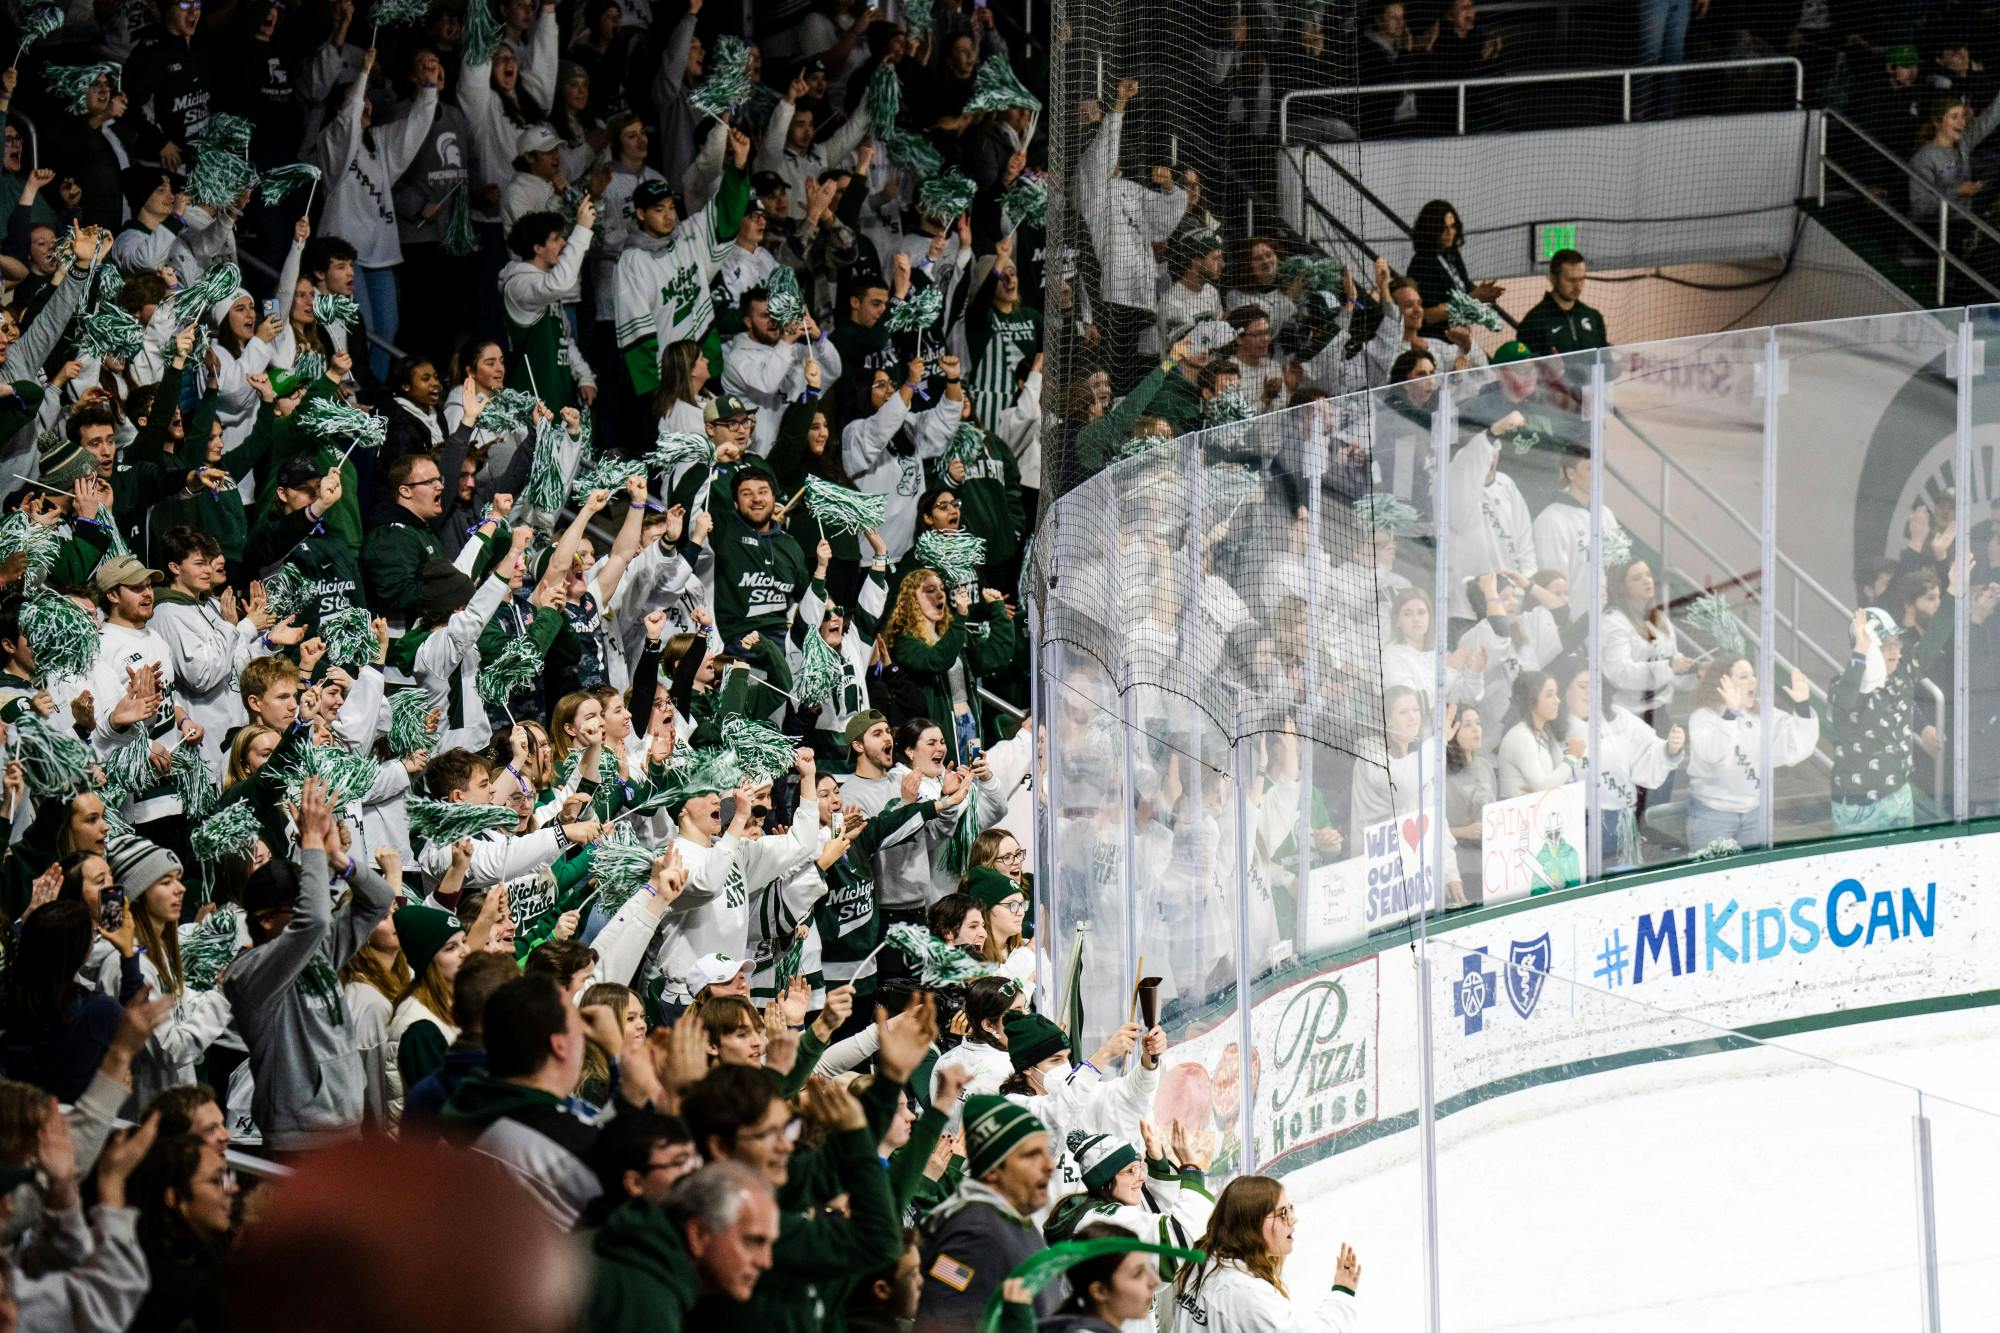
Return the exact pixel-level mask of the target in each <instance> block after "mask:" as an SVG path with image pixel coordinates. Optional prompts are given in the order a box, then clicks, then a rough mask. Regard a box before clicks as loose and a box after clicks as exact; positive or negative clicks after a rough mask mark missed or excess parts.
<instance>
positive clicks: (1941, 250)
mask: <svg viewBox="0 0 2000 1333" xmlns="http://www.w3.org/2000/svg"><path fill="white" fill-rule="evenodd" d="M1835 121H1837V122H1839V124H1840V125H1841V127H1842V128H1843V129H1845V130H1846V131H1847V132H1848V133H1849V134H1852V135H1853V136H1854V137H1855V138H1857V139H1859V140H1860V141H1861V142H1862V143H1864V144H1866V145H1867V146H1868V147H1869V148H1871V149H1873V150H1874V151H1875V153H1876V154H1877V155H1879V156H1881V157H1885V158H1887V159H1888V160H1889V161H1890V162H1892V163H1894V164H1895V167H1896V170H1898V171H1900V172H1902V173H1903V175H1904V176H1905V177H1907V178H1908V179H1910V180H1912V181H1915V182H1916V183H1917V184H1919V185H1922V184H1924V181H1923V179H1922V178H1921V177H1919V176H1918V175H1917V173H1916V172H1914V171H1912V170H1910V164H1909V163H1907V162H1905V161H1904V160H1903V159H1902V158H1900V157H1897V156H1896V154H1895V153H1893V152H1891V151H1890V150H1889V149H1888V148H1886V147H1884V146H1883V145H1882V144H1881V143H1880V142H1878V141H1877V140H1876V139H1875V138H1874V137H1873V136H1872V135H1870V134H1869V133H1868V132H1867V131H1866V130H1864V129H1862V128H1861V127H1860V126H1859V125H1856V124H1855V123H1854V122H1853V121H1851V120H1849V119H1848V118H1847V117H1846V116H1843V115H1841V114H1840V113H1839V112H1838V111H1822V112H1820V122H1819V154H1818V156H1819V206H1820V207H1821V208H1825V207H1826V173H1827V172H1828V170H1831V171H1832V172H1833V173H1834V174H1835V175H1837V176H1839V177H1840V178H1841V179H1842V180H1844V181H1846V182H1847V183H1848V184H1849V185H1852V186H1853V187H1854V188H1855V189H1856V190H1857V191H1859V192H1860V194H1861V197H1862V198H1863V199H1866V200H1867V201H1868V202H1869V203H1871V204H1873V205H1874V206H1875V207H1876V209H1878V210H1879V211H1881V212H1883V213H1887V214H1888V215H1889V216H1890V218H1892V219H1893V220H1894V221H1895V223H1896V225H1897V226H1899V227H1901V228H1902V229H1903V230H1904V231H1907V232H1909V233H1910V234H1911V235H1912V236H1914V237H1916V238H1917V239H1918V240H1920V241H1922V242H1923V243H1924V244H1925V245H1927V246H1929V247H1930V248H1931V249H1932V251H1933V252H1935V253H1936V255H1937V258H1938V268H1937V303H1938V304H1939V305H1944V304H1946V299H1945V297H1946V293H1945V281H1946V265H1950V266H1951V267H1952V268H1956V269H1957V270H1958V271H1959V272H1961V273H1963V274H1964V275H1965V276H1966V277H1968V278H1970V279H1972V281H1973V282H1974V283H1976V284H1977V285H1978V286H1979V287H1981V288H1983V289H1984V290H1985V292H1986V294H1987V295H1989V296H1991V297H1993V298H1995V299H1996V300H2000V287H1995V286H1994V285H1993V284H1992V283H1990V282H1988V281H1987V280H1986V279H1985V278H1984V277H1982V276H1981V275H1980V274H1979V272H1978V271H1977V270H1975V269H1973V268H1972V267H1970V266H1969V265H1967V264H1966V262H1965V261H1964V260H1962V259H1960V258H1959V257H1958V256H1957V255H1955V254H1953V253H1952V252H1951V245H1950V236H1949V234H1948V231H1947V225H1948V222H1949V220H1950V219H1951V218H1952V217H1954V216H1956V217H1957V218H1958V219H1959V221H1961V222H1969V223H1971V224H1972V226H1973V227H1974V229H1976V230H1978V231H1982V232H1984V233H1985V234H1986V235H1987V237H1988V238H1989V239H1991V240H1993V241H1996V242H2000V230H1996V229H1995V228H1994V227H1993V225H1992V224H1991V223H1989V222H1987V221H1986V220H1985V219H1984V218H1982V217H1980V216H1979V215H1978V214H1976V213H1974V212H1973V211H1972V210H1971V209H1969V208H1967V207H1966V206H1965V205H1964V204H1962V203H1960V202H1959V201H1958V200H1956V199H1954V198H1952V197H1951V196H1950V195H1947V194H1944V193H1942V192H1937V198H1938V231H1937V237H1936V238H1935V239H1933V238H1932V237H1931V236H1930V235H1929V233H1927V232H1925V231H1924V229H1923V228H1921V227H1919V226H1918V225H1917V224H1916V223H1914V222H1912V221H1910V219H1909V218H1908V217H1907V216H1906V215H1905V214H1904V212H1903V210H1902V209H1900V208H1897V207H1896V206H1895V204H1894V203H1892V202H1891V201H1889V200H1887V199H1884V198H1881V197H1879V196H1878V195H1877V194H1876V193H1875V191H1874V190H1873V189H1871V188H1870V187H1869V186H1868V184H1867V183H1866V182H1865V181H1862V180H1858V179H1856V177H1855V176H1854V174H1853V173H1852V172H1850V171H1849V170H1848V169H1847V168H1846V167H1844V166H1842V165H1841V164H1840V163H1838V162H1836V161H1834V160H1833V155H1832V154H1831V153H1830V152H1829V151H1828V142H1827V141H1828V139H1829V137H1830V136H1829V135H1828V133H1827V126H1828V124H1829V123H1830V122H1835Z"/></svg>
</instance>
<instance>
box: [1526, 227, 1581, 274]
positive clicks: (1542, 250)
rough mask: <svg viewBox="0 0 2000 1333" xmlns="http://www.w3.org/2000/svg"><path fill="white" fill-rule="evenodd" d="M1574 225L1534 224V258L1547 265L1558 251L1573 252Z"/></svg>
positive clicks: (1574, 243) (1576, 246)
mask: <svg viewBox="0 0 2000 1333" xmlns="http://www.w3.org/2000/svg"><path fill="white" fill-rule="evenodd" d="M1579 248H1580V247H1579V246H1578V245H1577V243H1576V224H1575V223H1574V222H1538V223H1536V224H1535V258H1536V260H1538V261H1539V262H1541V263H1544V264H1546V263H1548V262H1549V260H1550V259H1551V258H1552V257H1554V255H1555V253H1556V252H1557V251H1558V250H1575V249H1579Z"/></svg>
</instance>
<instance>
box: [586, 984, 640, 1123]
mask: <svg viewBox="0 0 2000 1333" xmlns="http://www.w3.org/2000/svg"><path fill="white" fill-rule="evenodd" d="M594 1004H601V1005H603V1006H604V1007H605V1008H606V1009H609V1010H610V1011H611V1012H612V1013H614V1014H617V1015H618V1016H619V1017H620V1018H621V1019H622V1020H623V1022H624V1024H625V1038H626V1040H628V1041H633V1040H639V1039H643V1038H644V1037H645V1035H646V1003H645V1001H643V1000H641V999H640V998H639V996H638V993H637V992H636V991H634V990H633V989H632V988H631V987H629V986H621V985H619V984H618V983H617V982H615V981H600V982H598V983H597V984H596V985H595V986H592V987H590V988H589V989H587V990H585V991H584V993H583V1000H582V1002H581V1003H580V1004H578V1005H577V1008H579V1009H588V1008H590V1007H591V1006H592V1005H594ZM576 1095H577V1096H579V1097H581V1098H583V1100H585V1101H587V1102H589V1103H590V1104H591V1105H592V1106H603V1105H605V1104H606V1103H607V1102H609V1101H610V1100H611V1062H610V1061H609V1060H607V1059H606V1058H605V1055H604V1052H603V1051H601V1050H599V1049H598V1048H597V1045H596V1043H595V1042H585V1043H584V1044H583V1077H582V1078H581V1079H579V1080H578V1081H577V1085H576Z"/></svg>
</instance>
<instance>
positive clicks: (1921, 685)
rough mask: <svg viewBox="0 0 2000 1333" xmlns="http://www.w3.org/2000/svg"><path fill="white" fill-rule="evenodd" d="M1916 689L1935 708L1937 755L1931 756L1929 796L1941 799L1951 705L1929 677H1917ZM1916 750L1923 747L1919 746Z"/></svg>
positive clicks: (1949, 732)
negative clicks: (1922, 692) (1921, 692)
mask: <svg viewBox="0 0 2000 1333" xmlns="http://www.w3.org/2000/svg"><path fill="white" fill-rule="evenodd" d="M1917 688H1918V689H1920V690H1922V691H1924V692H1925V693H1926V694H1928V695H1930V696H1931V703H1932V704H1933V705H1935V706H1936V708H1937V719H1938V720H1937V733H1938V748H1937V753H1936V754H1934V755H1932V756H1931V795H1933V796H1939V797H1941V796H1943V795H1944V752H1945V750H1946V748H1947V746H1946V744H1945V737H1947V736H1949V735H1951V722H1950V719H1951V704H1950V703H1948V702H1947V701H1946V699H1945V693H1944V691H1943V690H1941V689H1939V688H1938V685H1937V682H1936V681H1934V680H1932V679H1931V678H1930V677H1929V676H1918V677H1917ZM1917 748H1918V749H1922V748H1923V747H1922V746H1921V745H1920V746H1918V747H1917Z"/></svg>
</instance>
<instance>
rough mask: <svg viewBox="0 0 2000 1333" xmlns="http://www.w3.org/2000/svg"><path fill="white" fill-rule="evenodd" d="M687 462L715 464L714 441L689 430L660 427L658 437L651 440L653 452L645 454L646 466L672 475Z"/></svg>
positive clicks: (705, 465)
mask: <svg viewBox="0 0 2000 1333" xmlns="http://www.w3.org/2000/svg"><path fill="white" fill-rule="evenodd" d="M689 464H699V465H700V466H702V467H714V466H715V441H714V440H711V439H709V438H708V437H707V436H706V435H696V434H693V433H692V432H690V431H684V430H682V431H677V430H667V429H665V428H664V427H663V428H662V429H661V431H660V434H659V437H658V438H657V439H655V440H654V441H653V452H651V453H650V454H647V455H646V466H647V467H648V468H650V469H652V470H653V471H655V472H664V473H666V474H667V475H668V476H672V475H673V474H674V473H675V472H677V471H678V470H680V469H681V468H682V467H685V466H687V465H689Z"/></svg>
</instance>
